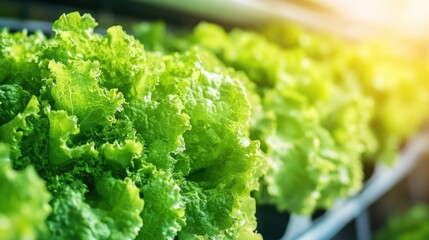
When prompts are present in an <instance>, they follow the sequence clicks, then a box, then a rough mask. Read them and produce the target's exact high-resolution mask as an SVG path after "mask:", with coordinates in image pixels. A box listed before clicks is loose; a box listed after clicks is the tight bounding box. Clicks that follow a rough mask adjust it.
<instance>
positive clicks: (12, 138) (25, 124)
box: [0, 96, 40, 161]
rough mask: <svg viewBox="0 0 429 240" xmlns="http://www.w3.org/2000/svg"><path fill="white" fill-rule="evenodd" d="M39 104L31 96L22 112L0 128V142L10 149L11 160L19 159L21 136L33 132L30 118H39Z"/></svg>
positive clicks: (34, 97)
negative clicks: (7, 145)
mask: <svg viewBox="0 0 429 240" xmlns="http://www.w3.org/2000/svg"><path fill="white" fill-rule="evenodd" d="M39 111H40V104H39V101H38V100H37V98H36V96H33V97H32V98H31V99H30V101H29V102H28V104H27V106H26V107H25V109H24V111H23V112H21V113H18V114H17V115H16V116H15V117H14V118H13V119H12V120H10V121H9V122H8V123H6V124H4V125H2V126H0V142H4V143H7V144H9V145H10V147H11V156H10V157H11V159H12V161H16V160H17V159H18V158H19V157H21V149H20V143H21V140H22V138H23V136H26V135H29V134H30V133H31V132H33V131H34V128H33V126H32V124H30V123H29V121H28V120H29V119H30V118H37V117H38V116H39Z"/></svg>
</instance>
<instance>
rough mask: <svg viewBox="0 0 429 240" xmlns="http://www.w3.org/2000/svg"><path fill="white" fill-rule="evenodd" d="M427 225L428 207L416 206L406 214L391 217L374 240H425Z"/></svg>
mask: <svg viewBox="0 0 429 240" xmlns="http://www.w3.org/2000/svg"><path fill="white" fill-rule="evenodd" d="M428 223H429V210H428V207H427V206H425V205H416V206H414V207H413V208H411V209H410V210H409V211H408V212H406V213H402V214H396V215H392V216H391V217H390V218H389V220H388V222H387V224H386V226H385V227H384V228H383V229H381V230H380V231H378V232H377V233H376V234H375V239H378V240H383V239H395V240H400V239H416V240H419V239H427V238H428V236H429V230H428V228H427V225H428Z"/></svg>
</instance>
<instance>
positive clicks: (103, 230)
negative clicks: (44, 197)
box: [48, 174, 143, 239]
mask: <svg viewBox="0 0 429 240" xmlns="http://www.w3.org/2000/svg"><path fill="white" fill-rule="evenodd" d="M139 192H140V191H139V189H138V188H137V187H136V186H135V185H134V184H133V183H132V182H131V181H130V180H129V179H125V180H119V179H115V178H113V177H112V176H110V175H109V174H105V175H104V176H103V177H101V178H100V179H98V180H97V181H96V183H95V192H88V189H87V186H86V185H85V184H84V183H82V182H80V181H79V180H75V181H74V182H72V183H71V184H66V183H64V182H59V186H58V187H56V188H55V189H53V196H54V199H53V201H52V203H51V205H52V208H53V213H52V215H51V216H50V217H49V219H48V227H49V229H50V232H51V237H52V239H69V238H77V239H135V238H136V236H137V234H138V232H139V230H140V228H141V226H142V219H141V218H140V213H141V211H142V209H143V200H142V199H141V198H140V197H139Z"/></svg>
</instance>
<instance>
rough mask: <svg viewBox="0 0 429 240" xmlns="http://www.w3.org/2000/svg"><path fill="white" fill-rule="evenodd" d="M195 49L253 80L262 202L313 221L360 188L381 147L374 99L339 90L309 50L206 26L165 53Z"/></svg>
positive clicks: (246, 82) (249, 82)
mask: <svg viewBox="0 0 429 240" xmlns="http://www.w3.org/2000/svg"><path fill="white" fill-rule="evenodd" d="M144 37H145V36H141V38H142V39H143V42H145V40H144ZM183 41H185V42H187V45H186V44H183ZM194 45H199V46H200V47H202V48H204V49H206V50H209V51H211V52H213V53H214V54H215V55H216V56H218V57H219V58H220V59H221V60H222V61H223V62H224V63H225V64H226V65H228V66H231V67H234V68H235V69H238V70H241V71H243V72H244V73H245V74H246V75H247V76H248V79H247V78H241V81H242V83H243V85H244V86H245V87H246V90H247V93H248V96H249V100H250V101H251V102H252V104H253V105H252V106H253V107H254V108H253V112H252V122H251V125H250V129H249V130H250V136H251V137H252V139H256V140H259V141H260V142H261V147H262V150H263V152H264V155H265V157H266V159H267V163H268V173H267V174H266V175H265V176H264V179H263V180H262V181H261V183H262V185H261V191H260V192H258V193H256V194H257V197H258V202H259V203H270V204H275V205H276V206H277V207H278V209H280V210H289V211H292V212H296V213H302V214H309V213H312V212H313V211H314V210H315V209H317V208H327V207H329V206H330V205H332V203H333V201H334V200H335V199H336V198H338V197H341V196H343V197H344V196H348V195H350V194H352V193H355V192H357V191H358V190H359V189H360V188H361V182H362V178H363V174H362V162H361V160H362V156H363V155H364V154H370V153H372V152H373V151H375V149H376V148H377V142H376V140H375V137H374V135H373V132H372V130H371V129H370V126H369V122H370V120H371V118H372V113H373V107H374V105H373V102H372V99H371V98H368V97H366V96H364V95H363V94H362V93H361V92H360V91H359V90H356V89H353V88H352V87H349V86H348V85H346V84H338V83H339V82H341V81H340V80H338V81H337V79H336V76H335V75H334V74H333V72H332V71H329V69H328V70H327V68H326V66H325V65H324V64H323V63H320V62H318V61H316V60H315V59H313V58H312V57H311V56H310V55H308V54H307V53H306V52H305V51H303V50H301V49H299V48H290V49H287V48H282V47H280V46H279V45H277V44H275V43H273V42H270V41H268V40H267V39H266V38H264V37H263V36H261V35H259V34H257V33H254V32H248V31H243V30H240V29H234V30H232V31H231V32H230V33H227V32H225V31H224V30H223V29H222V28H221V27H219V26H216V25H213V24H208V23H202V24H200V25H198V26H197V27H196V28H195V29H194V31H193V32H192V33H191V34H189V35H188V36H186V37H185V38H182V44H180V45H171V46H169V45H167V46H168V47H170V48H167V49H165V51H171V50H180V51H184V50H185V49H187V48H189V47H192V46H194ZM346 91H350V94H349V95H348V96H347V97H344V96H343V95H344V92H346ZM339 98H343V99H344V100H342V101H341V102H338V99H339Z"/></svg>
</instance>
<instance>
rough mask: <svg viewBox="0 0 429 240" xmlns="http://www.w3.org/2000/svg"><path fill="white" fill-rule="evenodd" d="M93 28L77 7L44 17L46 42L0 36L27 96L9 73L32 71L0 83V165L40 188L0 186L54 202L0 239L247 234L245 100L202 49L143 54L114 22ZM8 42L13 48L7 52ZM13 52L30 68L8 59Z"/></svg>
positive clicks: (250, 170)
mask: <svg viewBox="0 0 429 240" xmlns="http://www.w3.org/2000/svg"><path fill="white" fill-rule="evenodd" d="M96 26H97V23H96V22H95V20H94V19H93V18H92V17H91V16H90V15H87V14H85V15H80V14H79V13H76V12H75V13H70V14H67V15H62V16H61V17H60V19H58V20H57V21H55V23H54V24H53V30H54V32H55V34H54V36H53V37H52V38H49V39H46V38H44V37H43V36H42V35H39V34H37V35H35V36H27V35H26V34H25V33H16V34H11V33H9V32H7V31H3V32H2V39H1V41H0V43H1V45H0V46H1V49H0V50H1V54H2V55H0V60H1V61H3V62H2V63H4V64H5V66H9V65H10V64H17V66H18V65H19V64H20V63H21V62H24V63H25V64H27V65H28V66H31V67H33V66H36V67H37V69H36V70H37V71H36V72H35V73H37V74H39V75H36V76H35V77H36V78H35V79H34V81H35V83H34V84H33V85H31V88H29V86H30V85H26V82H25V81H24V80H22V81H21V79H20V78H17V79H16V81H14V78H13V76H14V75H15V72H14V69H17V70H18V71H20V72H19V74H24V75H25V74H30V72H31V71H33V70H34V69H32V68H31V67H28V66H27V65H25V66H24V65H23V66H20V65H19V66H18V67H17V68H15V67H12V68H5V69H6V70H7V71H8V72H6V70H5V71H3V73H2V74H3V75H4V76H3V75H1V76H3V77H2V78H1V79H0V83H1V84H2V85H1V88H0V101H1V104H2V106H4V107H5V108H4V109H3V107H2V110H1V112H0V116H1V117H2V118H1V122H0V142H1V143H0V150H1V151H3V150H2V146H4V145H5V144H7V145H8V146H9V147H10V151H9V150H8V154H7V157H3V155H5V154H4V153H3V152H0V158H2V159H3V158H7V159H8V160H7V161H8V163H7V166H8V167H7V169H6V170H5V171H9V172H10V171H15V170H13V169H12V168H11V166H13V167H14V168H15V169H19V171H22V174H27V172H28V174H29V175H30V173H31V174H33V173H34V174H33V175H35V171H34V169H35V170H36V171H37V173H38V174H39V175H40V178H42V179H44V181H46V184H47V188H43V189H40V188H41V187H39V185H40V184H39V182H42V180H40V178H36V177H32V176H33V175H30V177H32V178H31V179H33V178H34V179H36V180H34V183H31V184H29V186H31V187H32V188H30V189H27V187H26V186H25V185H24V184H22V186H20V187H19V188H18V187H16V186H15V185H14V184H21V183H19V181H18V180H17V181H15V180H13V182H12V183H9V181H6V182H4V181H2V183H3V185H2V184H0V191H2V188H1V186H5V187H7V188H8V189H9V188H14V190H13V191H16V192H17V193H21V192H22V193H25V192H30V193H31V194H32V193H33V192H32V191H38V192H41V194H45V193H46V196H48V197H49V196H52V200H51V201H50V202H49V205H47V206H50V208H46V206H45V208H41V207H39V208H40V209H37V210H34V212H37V211H42V210H43V209H44V210H46V211H45V212H44V214H39V215H38V216H37V217H39V218H37V221H34V223H33V221H32V220H31V219H30V220H29V223H28V224H27V225H22V226H21V225H16V226H15V224H17V223H11V224H13V227H14V228H13V232H12V233H11V232H10V230H9V228H8V227H3V226H2V225H0V234H3V231H6V230H7V231H8V232H5V234H14V235H12V236H21V235H19V234H31V235H29V236H28V239H37V238H39V239H44V238H49V239H72V238H75V239H174V238H176V237H179V238H180V239H189V238H199V237H204V238H207V239H259V238H260V235H258V234H257V233H255V228H256V219H255V217H254V213H255V201H254V199H253V198H252V197H251V195H250V192H251V191H253V190H256V189H257V188H258V186H257V179H258V178H259V177H260V176H261V174H262V170H261V169H263V168H262V158H261V154H260V152H259V147H258V146H259V144H258V142H256V141H251V140H250V139H249V132H248V129H249V122H250V114H251V111H250V109H251V106H250V103H249V102H248V100H247V95H246V91H245V89H244V87H243V86H242V84H241V82H240V81H239V79H238V75H236V74H235V72H234V70H232V69H227V68H225V67H224V66H223V64H222V63H221V62H220V61H218V60H217V58H216V57H214V56H212V55H211V54H210V53H208V52H205V51H202V50H199V49H193V50H190V51H187V52H184V53H180V54H160V53H147V52H145V51H144V48H143V45H142V44H141V43H140V42H139V41H137V40H136V39H134V37H132V36H130V35H128V34H127V33H126V32H124V31H123V30H122V28H121V27H120V26H113V27H111V28H109V29H108V30H107V34H106V35H102V34H97V33H95V32H94V27H96ZM40 39H43V40H40ZM39 40H40V41H41V42H38V41H39ZM14 41H18V42H19V43H17V45H18V46H17V47H16V48H18V50H19V48H21V47H20V46H19V45H20V44H24V48H23V49H22V50H20V51H18V50H17V52H10V51H8V49H9V48H10V45H11V44H15V42H14ZM23 51H24V52H25V53H26V54H27V55H28V56H31V57H32V61H31V62H28V61H26V60H25V58H23V59H21V60H20V62H18V61H16V59H18V58H21V55H19V54H22V52H23ZM12 60H13V61H15V62H13V61H12ZM24 63H23V64H24ZM7 64H9V65H7ZM9 70H10V72H9ZM33 86H34V88H33ZM9 152H10V154H9ZM9 155H10V156H9ZM5 156H6V155H5ZM2 166H3V165H2ZM5 166H6V165H5ZM22 169H24V170H22ZM28 169H29V170H28ZM9 175H10V174H9ZM11 181H12V180H11ZM23 181H24V180H23ZM33 184H35V187H33ZM43 187H44V186H43ZM46 189H47V190H46ZM11 191H12V190H11ZM48 191H49V193H48ZM2 196H3V195H2ZM49 199H50V198H46V197H42V198H40V199H38V198H35V200H39V201H42V202H43V203H45V204H47V203H48V201H49ZM30 200H31V201H32V198H29V199H26V200H25V201H30ZM25 201H24V200H23V201H22V204H24V203H25ZM17 204H21V201H20V202H18V203H17ZM25 204H26V203H25ZM5 206H6V207H5V210H7V211H10V214H16V215H17V216H18V215H19V216H20V214H21V213H20V212H19V211H16V212H15V210H14V209H13V208H12V207H9V205H5ZM29 206H31V207H32V206H33V205H31V204H30V205H29ZM2 207H3V205H2ZM35 207H37V206H36V205H35ZM0 209H1V207H0ZM29 209H30V208H29ZM50 209H52V211H50ZM48 210H49V211H48ZM0 214H1V212H0ZM8 214H9V213H8ZM48 215H49V216H48ZM0 217H3V216H2V215H0ZM6 217H9V215H6ZM14 219H15V218H14ZM16 219H18V218H16ZM1 223H3V221H0V224H1ZM202 223H204V224H205V225H204V226H203V225H202ZM20 227H23V228H24V227H25V229H20ZM4 229H6V230H4ZM24 230H25V231H24ZM26 231H27V233H26ZM0 236H11V235H0ZM23 236H24V235H23Z"/></svg>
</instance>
